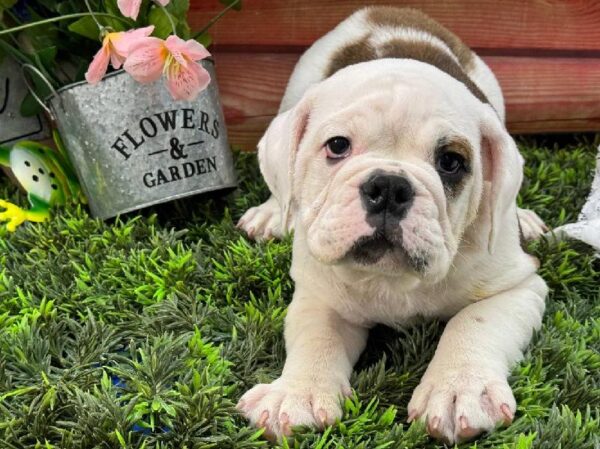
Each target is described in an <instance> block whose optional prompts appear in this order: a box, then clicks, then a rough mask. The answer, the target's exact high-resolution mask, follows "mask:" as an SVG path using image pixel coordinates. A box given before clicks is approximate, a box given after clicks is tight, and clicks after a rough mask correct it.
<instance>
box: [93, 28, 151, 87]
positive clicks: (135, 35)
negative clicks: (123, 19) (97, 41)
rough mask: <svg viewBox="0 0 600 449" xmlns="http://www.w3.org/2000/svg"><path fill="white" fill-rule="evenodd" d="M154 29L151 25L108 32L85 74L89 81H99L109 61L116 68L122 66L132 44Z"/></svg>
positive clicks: (145, 36)
mask: <svg viewBox="0 0 600 449" xmlns="http://www.w3.org/2000/svg"><path fill="white" fill-rule="evenodd" d="M153 31H154V26H152V25H151V26H149V27H146V28H139V29H137V30H130V31H127V32H119V33H108V34H107V35H106V36H104V39H103V40H102V48H101V49H100V50H99V51H98V53H96V56H94V59H93V60H92V62H91V64H90V66H89V68H88V71H87V72H86V74H85V79H86V80H87V82H88V83H90V84H96V83H98V82H99V81H100V80H101V79H102V78H103V77H104V75H105V74H106V70H107V69H108V63H109V62H110V63H111V64H112V66H113V67H114V68H115V69H119V68H121V65H123V63H124V62H125V59H127V56H128V55H129V49H130V47H131V45H132V44H134V43H136V42H137V41H139V40H140V39H144V38H147V37H148V36H150V35H151V34H152V32H153Z"/></svg>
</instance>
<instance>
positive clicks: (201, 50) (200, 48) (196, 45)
mask: <svg viewBox="0 0 600 449" xmlns="http://www.w3.org/2000/svg"><path fill="white" fill-rule="evenodd" d="M185 54H186V56H187V57H189V58H190V59H191V60H192V61H199V60H201V59H204V58H208V57H210V56H211V54H210V52H209V51H208V50H207V49H206V47H204V45H202V44H201V43H200V42H198V41H196V40H194V39H190V40H189V41H187V42H186V43H185Z"/></svg>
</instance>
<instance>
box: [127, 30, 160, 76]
mask: <svg viewBox="0 0 600 449" xmlns="http://www.w3.org/2000/svg"><path fill="white" fill-rule="evenodd" d="M167 55H168V51H167V49H166V48H165V46H164V42H163V41H162V40H161V39H158V38H156V37H146V38H144V39H142V40H139V41H137V42H136V43H135V44H134V45H132V46H131V47H130V48H129V56H128V57H127V60H126V61H125V64H124V65H123V68H124V69H125V70H126V71H127V73H129V74H130V75H131V76H132V77H133V78H134V79H135V80H136V81H139V82H140V83H151V82H153V81H156V80H157V79H159V78H160V77H161V75H162V72H163V68H164V65H165V61H166V58H167Z"/></svg>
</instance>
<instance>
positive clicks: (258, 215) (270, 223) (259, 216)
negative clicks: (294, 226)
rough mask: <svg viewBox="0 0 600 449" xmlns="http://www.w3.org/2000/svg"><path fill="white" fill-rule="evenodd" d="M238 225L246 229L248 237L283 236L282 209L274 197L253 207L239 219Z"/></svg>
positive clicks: (266, 237) (257, 238)
mask: <svg viewBox="0 0 600 449" xmlns="http://www.w3.org/2000/svg"><path fill="white" fill-rule="evenodd" d="M237 227H238V228H240V229H243V230H244V231H246V234H248V237H250V238H251V239H256V240H266V239H270V238H272V237H277V238H282V237H283V234H284V230H283V229H281V209H280V206H279V203H278V202H277V200H276V199H275V198H274V197H271V198H269V199H268V200H267V201H265V202H264V203H263V204H261V205H260V206H256V207H252V208H250V209H248V210H247V211H246V213H245V214H244V215H243V216H242V218H240V221H238V224H237Z"/></svg>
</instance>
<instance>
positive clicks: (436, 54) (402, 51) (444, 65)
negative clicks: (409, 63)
mask: <svg viewBox="0 0 600 449" xmlns="http://www.w3.org/2000/svg"><path fill="white" fill-rule="evenodd" d="M379 55H380V57H381V58H405V59H416V60H417V61H421V62H425V63H427V64H431V65H432V66H434V67H437V68H438V69H440V70H442V71H443V72H446V73H447V74H448V75H450V76H451V77H452V78H454V79H456V80H458V81H460V82H461V83H463V84H464V85H465V86H466V87H467V89H469V90H470V91H471V93H472V94H473V95H475V96H476V97H477V98H478V99H479V100H480V101H482V102H483V103H489V102H488V99H487V97H486V96H485V95H484V93H483V92H482V91H481V89H479V87H477V85H476V84H475V83H474V82H473V80H471V78H469V76H468V75H467V74H466V72H465V71H464V70H463V69H462V67H461V66H460V65H459V64H458V63H457V62H456V61H455V60H454V59H453V58H452V56H450V55H449V54H448V53H446V52H445V51H444V50H442V49H440V48H438V47H436V46H435V45H432V44H429V43H427V42H421V41H407V40H403V39H396V40H393V41H389V42H386V43H385V44H384V45H383V47H381V48H380V49H379Z"/></svg>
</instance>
